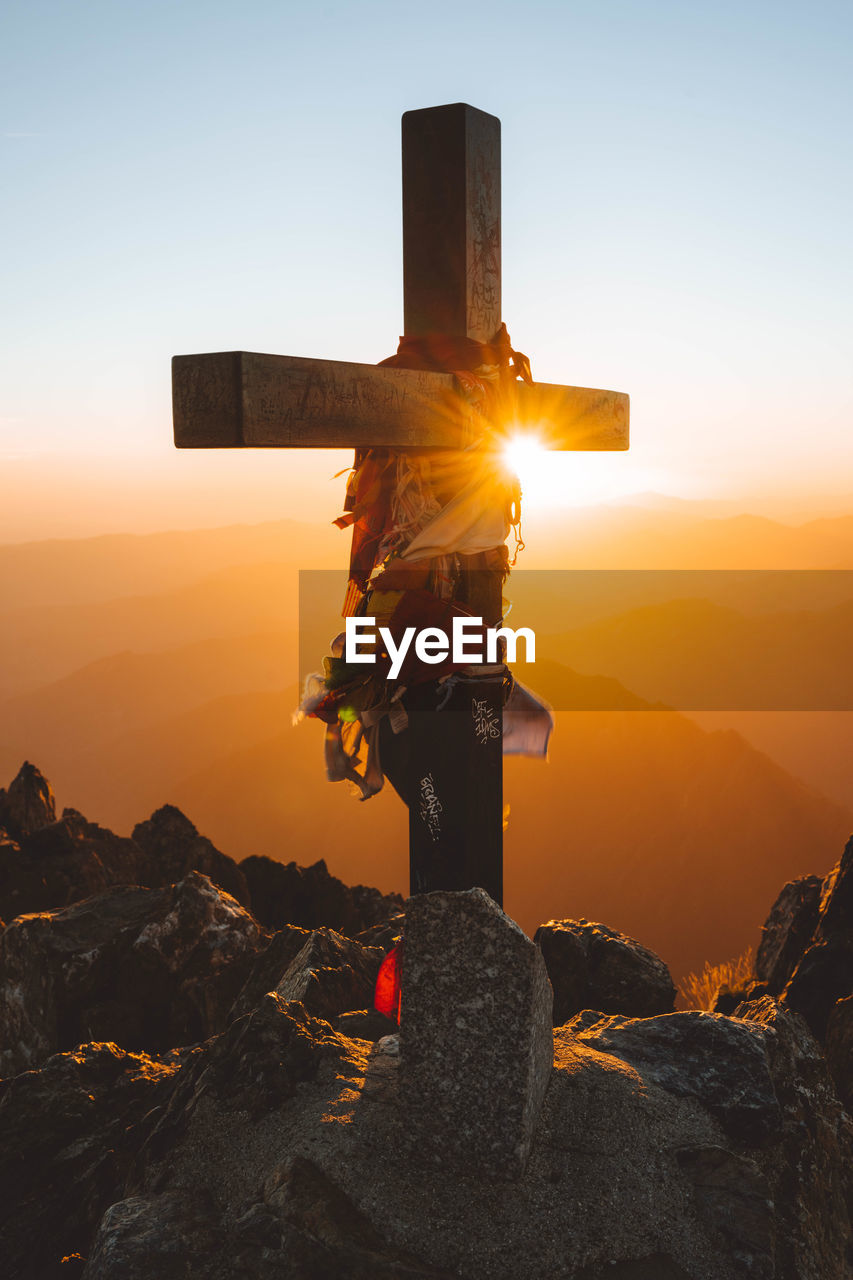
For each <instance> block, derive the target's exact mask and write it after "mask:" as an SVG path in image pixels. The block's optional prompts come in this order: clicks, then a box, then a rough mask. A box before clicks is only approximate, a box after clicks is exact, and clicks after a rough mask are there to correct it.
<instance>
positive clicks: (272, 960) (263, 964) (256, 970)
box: [231, 924, 311, 1018]
mask: <svg viewBox="0 0 853 1280" xmlns="http://www.w3.org/2000/svg"><path fill="white" fill-rule="evenodd" d="M310 937H311V934H310V933H309V931H308V930H307V929H298V928H297V927H296V925H291V924H286V925H285V926H284V928H282V929H279V931H278V932H277V933H274V934H273V936H272V937H271V938H270V940H269V942H268V943H267V944H266V946H265V947H263V948H262V950H261V951H259V952H258V954H257V956H256V958H255V961H254V963H253V965H252V968H251V970H250V971H249V976H248V977H247V979H246V981H245V983H244V985H243V988H242V990H241V991H240V994H239V995H238V996H237V999H236V1000H235V1001H234V1007H233V1009H232V1010H231V1017H232V1018H241V1017H242V1016H243V1015H244V1014H246V1013H251V1012H252V1010H253V1009H254V1007H255V1005H256V1004H258V1003H259V1002H260V1000H261V998H262V996H265V995H266V993H267V992H268V991H275V989H276V987H277V986H278V984H279V983H280V982H281V980H282V978H283V977H284V975H285V974H286V973H287V971H288V969H289V968H290V966H291V964H292V962H293V960H294V959H295V957H296V956H298V955H299V952H300V951H301V950H302V948H303V947H304V946H305V943H306V942H307V941H308V939H309V938H310Z"/></svg>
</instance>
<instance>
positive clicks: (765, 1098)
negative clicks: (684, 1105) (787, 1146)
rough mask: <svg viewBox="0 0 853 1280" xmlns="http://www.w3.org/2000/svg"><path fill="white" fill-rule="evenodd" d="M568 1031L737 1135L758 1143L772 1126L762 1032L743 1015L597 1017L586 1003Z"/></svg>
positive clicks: (773, 1106)
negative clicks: (689, 1100)
mask: <svg viewBox="0 0 853 1280" xmlns="http://www.w3.org/2000/svg"><path fill="white" fill-rule="evenodd" d="M566 1031H567V1032H568V1033H569V1034H573V1035H576V1036H577V1038H578V1040H579V1041H580V1042H581V1043H582V1044H583V1045H586V1046H587V1047H589V1048H592V1049H596V1050H598V1051H599V1052H601V1053H608V1054H611V1055H612V1056H613V1057H616V1058H619V1059H621V1060H622V1061H623V1062H627V1063H629V1064H630V1065H631V1066H632V1067H634V1068H635V1069H636V1070H637V1071H638V1072H639V1073H640V1075H641V1076H642V1077H643V1079H644V1080H646V1081H649V1082H651V1083H653V1084H656V1085H658V1086H659V1087H660V1088H661V1089H665V1090H666V1091H667V1092H668V1093H672V1094H674V1095H675V1096H676V1097H679V1098H692V1099H694V1100H695V1101H696V1102H698V1103H699V1104H700V1105H701V1106H702V1107H703V1108H704V1109H705V1110H706V1111H707V1112H708V1113H709V1114H710V1115H712V1116H713V1117H714V1119H715V1120H716V1121H717V1122H718V1123H719V1124H720V1125H721V1127H722V1128H723V1129H724V1130H725V1132H726V1133H727V1134H728V1135H729V1137H730V1138H732V1139H733V1140H735V1141H737V1142H745V1143H748V1144H749V1145H751V1146H761V1145H763V1144H765V1143H768V1142H772V1141H773V1139H774V1137H775V1135H776V1134H777V1132H778V1128H779V1123H780V1120H781V1114H780V1111H779V1104H778V1102H777V1101H776V1094H775V1093H774V1090H773V1081H772V1079H771V1075H770V1066H769V1063H768V1059H767V1051H766V1044H765V1040H766V1036H765V1034H764V1032H763V1031H761V1030H759V1029H758V1028H756V1027H754V1026H752V1024H751V1023H749V1022H744V1021H742V1020H740V1019H735V1018H727V1017H724V1016H723V1015H722V1014H716V1013H701V1012H699V1011H698V1010H690V1011H689V1012H686V1013H669V1014H664V1015H662V1016H658V1017H655V1018H621V1017H614V1018H602V1017H601V1016H600V1015H598V1014H596V1013H592V1012H589V1011H587V1012H586V1013H582V1014H579V1015H578V1016H577V1017H575V1018H573V1019H572V1020H571V1021H570V1022H568V1023H567V1024H566Z"/></svg>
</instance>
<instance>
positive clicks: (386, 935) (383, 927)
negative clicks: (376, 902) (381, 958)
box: [353, 911, 406, 952]
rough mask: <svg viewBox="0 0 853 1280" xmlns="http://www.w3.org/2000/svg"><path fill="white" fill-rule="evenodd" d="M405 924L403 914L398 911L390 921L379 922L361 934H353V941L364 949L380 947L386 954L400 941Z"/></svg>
mask: <svg viewBox="0 0 853 1280" xmlns="http://www.w3.org/2000/svg"><path fill="white" fill-rule="evenodd" d="M405 923H406V915H405V912H403V911H398V912H397V913H396V915H393V916H391V917H390V919H388V920H381V921H380V922H379V924H374V925H371V926H370V928H369V929H363V930H362V931H361V933H356V934H353V940H354V941H355V942H361V943H362V944H363V945H364V946H365V947H381V948H382V950H383V951H386V952H387V951H390V950H391V948H392V947H393V946H394V944H395V943H397V942H399V941H400V938H401V937H402V936H403V926H404V925H405Z"/></svg>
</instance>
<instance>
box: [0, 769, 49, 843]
mask: <svg viewBox="0 0 853 1280" xmlns="http://www.w3.org/2000/svg"><path fill="white" fill-rule="evenodd" d="M55 821H56V801H55V800H54V796H53V791H52V790H51V787H50V783H49V782H48V780H47V778H45V776H44V775H43V774H42V772H41V770H39V769H37V768H36V766H35V765H34V764H30V762H29V760H25V761H24V763H23V764H22V765H21V767H20V769H19V770H18V773H17V776H16V777H15V779H14V781H13V782H12V783H11V785H10V787H9V790H8V791H3V790H2V789H0V827H5V829H6V830H7V831H8V833H9V834H10V835H12V836H15V837H17V838H18V839H20V838H21V837H22V836H29V835H32V833H33V832H34V831H39V830H40V829H41V828H42V827H46V826H49V824H50V823H51V822H55Z"/></svg>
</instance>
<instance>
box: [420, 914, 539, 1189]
mask: <svg viewBox="0 0 853 1280" xmlns="http://www.w3.org/2000/svg"><path fill="white" fill-rule="evenodd" d="M402 990H403V993H404V994H403V1003H402V1012H401V1018H400V1047H401V1070H400V1091H401V1098H402V1105H403V1108H404V1110H405V1112H406V1115H407V1120H408V1123H409V1125H410V1129H411V1133H412V1137H413V1141H414V1142H415V1144H416V1145H417V1146H418V1148H419V1150H420V1152H421V1154H424V1155H427V1156H428V1157H432V1158H433V1159H438V1160H440V1161H441V1162H442V1163H443V1164H444V1166H445V1167H446V1168H448V1167H454V1166H455V1167H457V1168H467V1169H469V1170H470V1169H471V1168H473V1167H478V1168H479V1171H480V1174H481V1176H482V1177H484V1178H487V1179H488V1178H498V1179H502V1178H512V1177H518V1176H520V1174H521V1173H522V1172H523V1171H524V1167H525V1165H526V1164H527V1159H528V1156H529V1154H530V1149H531V1144H532V1141H533V1132H534V1129H535V1127H536V1122H537V1120H538V1117H539V1109H540V1107H541V1105H542V1098H543V1097H544V1094H545V1089H546V1087H547V1084H548V1080H549V1079H550V1075H551V1066H552V1062H553V1035H552V1030H551V1026H552V1023H551V1014H552V999H553V997H552V993H551V984H550V982H549V981H548V975H547V973H546V971H545V963H544V961H543V959H542V953H541V951H540V950H539V949H538V947H536V946H534V944H533V943H532V942H531V941H530V939H529V938H528V937H527V935H526V934H525V933H523V932H522V930H521V929H520V928H519V927H518V925H517V924H516V923H515V922H514V921H513V920H510V919H509V917H508V916H506V915H504V913H503V912H502V911H501V909H500V907H498V906H497V904H496V903H495V902H493V901H492V899H491V898H490V897H489V895H488V894H487V893H486V892H485V891H484V890H483V889H468V890H465V891H463V892H452V893H451V892H436V893H423V894H417V895H415V896H414V897H411V898H409V900H408V902H407V904H406V939H405V944H404V951H403V973H402Z"/></svg>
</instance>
